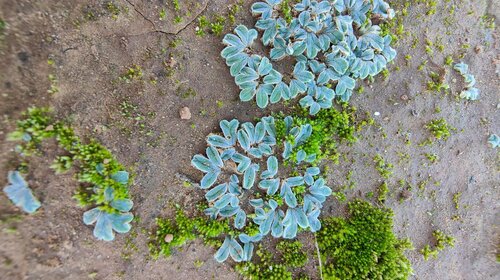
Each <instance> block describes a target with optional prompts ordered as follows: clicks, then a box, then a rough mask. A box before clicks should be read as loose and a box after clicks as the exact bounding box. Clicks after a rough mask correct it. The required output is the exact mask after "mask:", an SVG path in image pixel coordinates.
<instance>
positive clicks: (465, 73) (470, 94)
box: [453, 62, 479, 100]
mask: <svg viewBox="0 0 500 280" xmlns="http://www.w3.org/2000/svg"><path fill="white" fill-rule="evenodd" d="M453 69H455V71H457V72H458V73H460V75H462V77H463V78H464V82H465V89H464V90H462V92H460V98H464V99H467V100H478V99H479V89H477V88H475V87H474V86H475V85H476V78H475V77H474V75H472V74H470V73H469V65H467V64H465V63H463V62H460V63H457V64H455V65H454V66H453Z"/></svg>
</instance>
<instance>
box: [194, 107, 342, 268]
mask: <svg viewBox="0 0 500 280" xmlns="http://www.w3.org/2000/svg"><path fill="white" fill-rule="evenodd" d="M283 122H284V123H285V128H284V130H285V133H284V134H285V140H284V141H282V143H283V147H279V148H281V150H282V151H283V152H282V154H281V157H282V158H283V159H288V158H290V156H291V155H292V153H296V155H297V156H296V161H295V162H296V163H297V164H301V163H302V164H303V166H304V170H302V171H301V174H302V175H300V176H297V175H298V174H294V175H293V176H291V177H288V176H283V175H281V174H278V158H277V157H276V156H275V155H274V154H275V150H277V148H278V147H276V144H277V139H276V136H277V125H276V121H275V118H274V117H264V118H262V119H261V121H259V122H258V123H257V124H256V125H253V124H252V123H250V122H247V123H243V124H241V125H240V123H239V121H238V120H236V119H234V120H231V121H227V120H223V121H221V122H220V127H221V129H222V134H223V136H221V135H218V134H211V135H209V136H208V137H207V143H208V145H209V146H208V147H207V149H206V156H203V155H195V156H194V157H193V159H192V161H191V164H192V165H193V166H194V167H195V168H197V169H198V170H200V171H202V172H204V173H205V176H203V178H202V179H201V181H200V188H201V189H203V190H207V192H206V194H205V198H206V199H207V201H208V203H209V206H210V207H209V208H207V209H205V210H204V213H205V214H206V215H208V216H210V217H211V218H212V219H217V218H218V217H219V216H220V217H222V218H234V228H236V229H243V228H244V227H245V226H246V225H247V217H251V222H250V223H249V224H250V225H252V224H253V225H257V226H258V232H256V234H255V235H252V236H250V235H248V234H239V236H237V237H238V238H239V240H240V241H241V242H242V243H243V247H242V246H241V245H240V244H239V243H238V241H237V240H236V239H235V238H236V236H228V237H226V239H225V241H224V243H223V244H222V246H221V247H220V249H219V250H218V251H217V252H216V254H215V259H216V260H217V261H219V262H223V261H225V260H226V259H227V257H228V256H229V255H231V257H232V258H233V259H234V260H235V261H237V262H238V261H242V260H243V261H246V260H250V259H251V256H252V251H253V244H252V243H254V242H258V241H260V240H261V239H262V238H263V237H264V236H266V235H268V234H271V235H272V236H273V237H275V238H279V237H282V238H286V239H292V238H295V237H296V235H297V232H298V229H299V227H300V228H302V229H309V230H310V231H312V232H316V231H317V230H319V229H320V227H321V223H320V221H319V219H318V217H319V214H320V211H321V208H322V204H323V202H324V201H325V200H326V197H328V196H329V195H331V193H332V190H331V189H330V188H329V187H328V186H326V185H325V180H324V179H323V178H320V177H319V173H320V170H319V168H318V167H307V166H309V164H307V163H310V162H313V161H314V160H315V159H316V155H315V154H308V153H307V152H306V151H304V149H302V147H301V146H300V144H301V143H303V142H304V141H305V140H307V139H308V138H309V137H310V136H311V133H312V126H311V125H310V124H302V125H294V124H293V118H292V117H290V116H288V117H285V119H284V121H283ZM266 158H267V160H265V159H266ZM264 162H265V163H264ZM261 165H263V166H265V168H264V167H261ZM306 167H307V168H306ZM296 173H297V172H296ZM280 175H281V176H280ZM282 176H283V177H284V178H280V177H282ZM226 178H227V179H228V180H227V181H225V182H224V181H222V183H219V184H216V182H217V181H220V180H219V179H221V180H226ZM240 179H241V180H240ZM214 185H215V186H214ZM255 185H256V186H257V188H258V189H257V190H255V188H254V186H255ZM278 191H279V192H278ZM247 200H248V204H249V205H246V204H242V203H241V202H242V201H247ZM248 208H253V213H252V214H247V212H248ZM239 252H243V254H242V255H240V254H239Z"/></svg>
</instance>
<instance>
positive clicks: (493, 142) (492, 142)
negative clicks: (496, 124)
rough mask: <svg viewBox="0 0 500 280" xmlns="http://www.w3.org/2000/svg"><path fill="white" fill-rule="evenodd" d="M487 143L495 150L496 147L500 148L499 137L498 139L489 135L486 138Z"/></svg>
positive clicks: (494, 135)
mask: <svg viewBox="0 0 500 280" xmlns="http://www.w3.org/2000/svg"><path fill="white" fill-rule="evenodd" d="M488 143H490V145H491V147H492V148H493V149H495V148H496V147H498V146H500V137H498V135H496V134H491V135H490V137H489V138H488Z"/></svg>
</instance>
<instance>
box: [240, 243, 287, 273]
mask: <svg viewBox="0 0 500 280" xmlns="http://www.w3.org/2000/svg"><path fill="white" fill-rule="evenodd" d="M255 255H256V256H257V257H258V261H252V262H242V263H239V264H237V265H236V267H235V268H236V271H238V272H239V273H240V274H241V275H242V276H243V277H245V278H248V279H250V280H261V279H266V280H292V273H291V272H290V271H289V270H288V269H287V266H286V263H285V262H283V261H274V260H273V254H272V253H271V252H269V251H266V250H264V249H263V248H262V245H261V244H259V247H258V248H257V250H256V251H255ZM254 258H255V256H254Z"/></svg>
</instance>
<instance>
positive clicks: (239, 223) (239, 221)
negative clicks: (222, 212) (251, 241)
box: [234, 209, 247, 229]
mask: <svg viewBox="0 0 500 280" xmlns="http://www.w3.org/2000/svg"><path fill="white" fill-rule="evenodd" d="M246 220H247V215H246V214H245V211H243V210H241V209H240V210H239V211H238V213H237V214H236V217H235V218H234V227H235V228H237V229H242V228H243V227H244V226H245V223H246Z"/></svg>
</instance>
